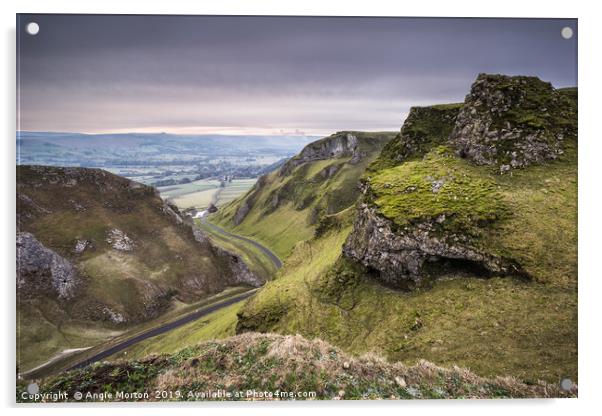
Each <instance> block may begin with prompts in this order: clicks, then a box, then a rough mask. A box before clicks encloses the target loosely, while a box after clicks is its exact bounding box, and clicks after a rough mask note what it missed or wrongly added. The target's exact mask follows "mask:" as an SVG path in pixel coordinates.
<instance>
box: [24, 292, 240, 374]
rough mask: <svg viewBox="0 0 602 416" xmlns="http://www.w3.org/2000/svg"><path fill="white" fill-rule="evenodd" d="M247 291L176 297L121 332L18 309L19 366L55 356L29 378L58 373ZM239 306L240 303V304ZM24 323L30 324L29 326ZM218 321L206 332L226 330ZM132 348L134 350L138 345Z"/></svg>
mask: <svg viewBox="0 0 602 416" xmlns="http://www.w3.org/2000/svg"><path fill="white" fill-rule="evenodd" d="M248 290H249V288H248V287H246V286H234V287H229V288H227V289H225V290H224V291H222V292H220V293H218V294H216V295H213V296H209V297H207V298H205V299H203V300H200V301H198V302H194V303H184V302H181V301H178V300H173V301H172V302H171V304H170V307H169V310H167V311H166V312H165V313H164V314H162V315H161V316H160V317H158V318H155V319H152V320H149V321H147V322H144V323H141V324H137V325H130V326H129V327H124V328H122V329H121V330H119V331H117V330H115V329H112V328H109V327H103V326H101V324H100V323H96V322H89V321H86V320H85V319H79V320H78V319H77V317H73V316H68V315H66V314H64V312H63V311H62V310H61V309H58V308H57V309H56V310H55V311H54V312H55V314H59V316H60V317H61V319H62V322H61V323H60V325H58V326H56V324H55V323H54V322H53V321H54V320H56V319H57V318H56V316H55V317H53V321H50V320H48V316H44V315H42V314H41V312H33V313H32V308H28V307H26V308H19V309H18V315H17V319H18V322H22V324H19V325H18V329H17V331H18V336H17V342H18V343H19V342H22V343H23V344H24V345H23V346H20V345H19V344H18V347H17V365H18V367H19V371H20V372H21V373H24V372H27V371H29V370H32V369H33V368H34V367H36V366H38V365H40V364H43V363H46V362H47V361H48V358H50V357H53V360H52V361H51V362H49V363H47V364H45V365H44V366H43V367H42V368H39V369H36V370H35V371H34V373H33V374H31V375H29V377H33V378H39V377H44V376H46V375H48V374H55V373H58V372H60V371H62V370H64V369H65V368H68V367H70V366H71V365H73V364H76V363H78V362H81V361H83V360H85V359H86V358H88V357H91V356H93V355H95V354H97V353H98V352H101V351H104V350H106V349H107V348H110V347H111V346H113V345H115V344H118V343H120V342H122V341H124V340H126V339H129V338H132V337H135V336H137V335H139V334H141V333H144V332H146V331H148V330H150V329H153V328H155V327H157V326H161V325H164V324H166V323H168V322H171V321H174V320H176V319H179V318H181V317H183V316H185V315H187V314H189V313H191V312H194V311H196V310H198V309H200V308H204V307H207V306H209V305H211V304H214V303H216V302H220V301H223V300H226V299H228V298H230V297H233V296H236V295H238V294H241V293H244V292H246V291H248ZM42 302H44V301H42ZM42 302H38V303H42ZM237 305H240V303H238V304H237ZM228 308H229V307H227V308H225V309H224V310H226V309H228ZM49 310H52V309H51V308H50V307H49V306H48V305H43V304H41V305H40V309H39V311H44V312H45V313H48V311H49ZM224 310H220V311H217V312H215V313H213V314H210V315H207V317H204V318H201V319H200V320H199V321H195V322H192V323H190V324H187V325H185V326H183V327H182V328H185V327H186V326H189V327H190V326H192V327H198V326H199V325H202V323H203V322H205V323H207V322H209V321H211V322H213V321H215V317H216V316H220V317H222V316H224V317H225V315H224V313H223V311H224ZM228 319H229V320H231V322H230V321H229V322H230V323H231V324H232V325H231V326H232V327H234V326H235V324H236V316H235V314H233V315H232V314H231V315H229V317H228ZM221 322H222V323H224V322H225V320H222V321H221ZM25 323H27V325H26V324H25ZM195 323H196V326H195ZM215 323H217V322H215ZM215 323H214V324H212V325H211V326H209V327H208V331H205V332H203V333H204V334H213V335H212V336H214V335H215V336H217V334H218V332H217V331H218V330H219V329H220V328H222V329H224V328H225V326H224V325H223V324H222V325H221V326H220V325H217V326H216V325H215ZM179 329H181V328H177V329H175V330H174V331H177V330H179ZM170 334H171V332H169V333H166V334H163V335H161V336H160V337H170ZM180 334H181V332H180ZM160 337H156V338H152V339H149V340H148V341H149V342H148V343H147V344H144V341H143V343H141V345H150V344H152V341H153V340H156V339H161V338H160ZM137 345H138V344H137ZM82 347H84V348H87V349H86V350H84V351H78V352H74V353H71V354H68V355H61V356H59V355H58V353H60V352H61V351H63V350H66V349H73V348H82ZM132 348H133V349H135V348H136V346H134V347H132Z"/></svg>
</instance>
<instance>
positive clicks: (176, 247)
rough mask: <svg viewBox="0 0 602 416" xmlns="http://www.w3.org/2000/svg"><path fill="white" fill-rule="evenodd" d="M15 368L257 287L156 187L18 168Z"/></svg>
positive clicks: (104, 175) (74, 171)
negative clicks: (236, 289) (234, 288)
mask: <svg viewBox="0 0 602 416" xmlns="http://www.w3.org/2000/svg"><path fill="white" fill-rule="evenodd" d="M17 204H18V213H17V214H18V218H17V222H18V224H17V226H18V237H17V252H18V259H17V266H18V269H17V271H18V274H17V287H18V327H17V330H18V332H17V345H18V348H17V362H18V366H19V368H20V369H22V370H25V369H27V368H30V367H32V366H34V365H36V364H40V363H42V362H44V361H46V360H47V359H49V358H50V356H52V355H53V354H55V353H57V352H59V351H61V350H62V349H65V348H76V347H86V346H90V345H93V344H94V343H96V342H98V341H99V340H102V339H106V338H107V337H110V336H113V335H115V334H117V333H119V331H121V330H123V329H125V328H127V327H129V326H131V325H133V324H136V323H139V322H143V321H145V320H148V319H151V318H154V317H156V316H158V315H159V314H161V313H162V312H164V311H166V310H167V309H168V308H169V307H170V306H171V305H172V303H173V302H174V301H175V300H177V301H180V302H185V303H186V302H192V301H195V300H198V299H200V298H203V297H205V296H208V295H210V294H212V293H216V292H218V291H221V290H223V289H224V288H225V287H227V286H229V285H236V284H241V283H242V284H253V285H258V284H260V280H259V279H258V278H257V277H256V276H254V275H253V274H252V273H251V272H250V271H249V270H248V269H246V267H245V266H244V264H243V263H242V261H240V258H238V257H235V256H233V255H230V254H229V253H227V252H225V251H223V250H220V249H216V248H214V247H213V246H212V245H210V244H209V242H208V241H207V240H206V238H205V236H203V235H202V234H200V233H199V232H198V231H194V232H193V229H192V228H191V227H190V226H189V225H188V224H186V223H184V222H183V221H182V219H181V217H180V215H179V213H178V212H177V209H175V208H173V207H170V206H168V205H165V204H164V203H163V201H162V200H161V198H159V196H158V195H156V193H155V191H154V189H153V188H150V187H147V186H144V185H141V184H138V183H135V182H132V181H130V180H127V179H125V178H121V177H118V176H115V175H112V174H110V173H108V172H105V171H102V170H98V169H83V168H56V167H40V166H19V167H18V168H17Z"/></svg>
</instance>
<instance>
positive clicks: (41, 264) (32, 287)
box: [17, 232, 79, 300]
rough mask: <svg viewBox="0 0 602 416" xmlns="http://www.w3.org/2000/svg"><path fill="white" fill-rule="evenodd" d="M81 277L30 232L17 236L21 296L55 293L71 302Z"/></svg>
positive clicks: (18, 282) (73, 268)
mask: <svg viewBox="0 0 602 416" xmlns="http://www.w3.org/2000/svg"><path fill="white" fill-rule="evenodd" d="M78 284H79V278H78V275H77V271H76V269H75V267H73V265H72V264H71V263H70V262H69V261H68V260H67V259H65V258H64V257H62V256H60V255H58V254H57V253H56V252H54V251H52V250H50V249H48V248H47V247H45V246H44V245H43V244H42V243H40V242H39V241H38V240H37V239H36V238H35V237H34V236H33V235H32V234H30V233H28V232H20V233H17V290H18V291H19V295H20V296H28V295H29V294H32V293H53V294H54V297H56V298H58V299H62V300H68V299H71V298H72V297H73V296H74V295H75V292H76V289H77V287H78Z"/></svg>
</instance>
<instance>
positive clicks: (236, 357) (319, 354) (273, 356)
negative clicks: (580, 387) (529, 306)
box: [17, 334, 577, 402]
mask: <svg viewBox="0 0 602 416" xmlns="http://www.w3.org/2000/svg"><path fill="white" fill-rule="evenodd" d="M56 391H62V392H66V393H67V394H68V397H69V399H68V400H73V394H74V393H75V392H78V391H84V392H86V393H89V394H91V395H97V396H100V395H103V396H104V395H105V394H111V395H112V397H110V398H109V400H112V401H136V400H143V401H148V400H151V401H153V400H170V401H195V400H293V399H294V400H315V399H335V400H341V399H343V400H344V399H381V398H382V399H393V400H395V399H429V398H432V399H443V398H510V397H515V398H518V397H575V396H576V395H577V389H576V387H575V388H573V389H572V390H571V391H568V392H564V391H561V390H560V389H559V388H558V386H557V385H552V384H546V383H536V384H531V385H527V384H523V383H521V382H519V381H517V380H515V379H513V378H490V379H487V378H482V377H479V376H477V375H475V374H474V373H472V372H470V371H468V370H464V369H461V368H458V367H454V368H453V369H445V368H441V367H437V366H435V365H433V364H431V363H428V362H425V361H421V362H420V363H418V364H416V365H414V366H410V367H408V366H404V365H401V364H389V363H387V362H385V361H384V360H382V359H381V358H379V357H378V356H374V355H369V356H365V357H361V358H354V357H350V356H349V355H347V354H345V353H343V352H342V351H341V350H339V349H338V348H335V347H333V346H331V345H329V344H327V343H325V342H323V341H319V340H314V341H308V340H306V339H304V338H302V337H300V336H286V337H285V336H279V335H274V334H271V335H261V334H244V335H240V336H237V337H232V338H228V339H226V340H222V341H211V342H205V343H202V344H199V345H197V346H194V347H189V348H186V349H183V350H181V351H179V352H178V353H177V354H172V355H160V356H154V357H148V358H146V359H143V360H141V361H125V362H119V363H112V364H101V365H97V366H93V367H88V368H86V369H83V370H77V371H73V372H70V373H67V374H65V375H62V376H59V377H55V378H52V379H48V380H44V381H43V382H42V386H41V393H42V394H44V393H46V392H56ZM156 391H165V392H171V395H169V394H168V395H167V396H165V397H161V396H160V395H159V396H156V393H155V392H156ZM117 392H124V393H125V395H124V397H121V396H119V397H117V396H116V393H117ZM218 392H219V394H220V395H219V396H218ZM266 392H267V393H266ZM144 393H146V394H147V396H144ZM213 395H214V396H213ZM104 397H106V396H104ZM17 400H18V401H20V402H27V401H29V399H28V396H27V394H26V392H25V386H20V388H19V389H18V391H17ZM83 401H94V400H93V399H87V398H86V397H85V396H84V397H83Z"/></svg>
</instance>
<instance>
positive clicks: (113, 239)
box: [107, 228, 134, 251]
mask: <svg viewBox="0 0 602 416" xmlns="http://www.w3.org/2000/svg"><path fill="white" fill-rule="evenodd" d="M107 243H108V244H109V245H110V246H111V247H113V249H115V250H118V251H132V250H133V249H134V241H133V240H132V239H131V238H130V237H128V236H127V234H126V233H124V232H123V231H121V230H119V229H117V228H113V229H112V230H109V232H108V233H107Z"/></svg>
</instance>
